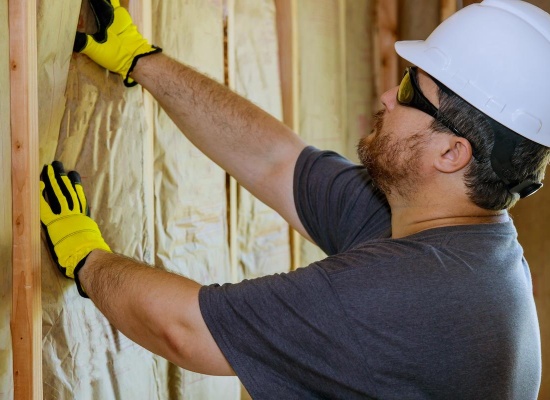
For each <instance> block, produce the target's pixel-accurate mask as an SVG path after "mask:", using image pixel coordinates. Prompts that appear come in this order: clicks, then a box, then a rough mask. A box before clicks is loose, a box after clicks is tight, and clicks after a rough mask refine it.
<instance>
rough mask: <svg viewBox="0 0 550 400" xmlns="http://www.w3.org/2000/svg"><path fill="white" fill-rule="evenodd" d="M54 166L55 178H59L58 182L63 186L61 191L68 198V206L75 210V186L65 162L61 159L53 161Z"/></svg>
mask: <svg viewBox="0 0 550 400" xmlns="http://www.w3.org/2000/svg"><path fill="white" fill-rule="evenodd" d="M52 167H53V170H54V172H55V179H56V180H57V184H58V185H59V187H60V188H61V192H62V193H63V195H64V196H65V199H66V200H67V205H68V208H69V210H71V211H74V210H75V206H74V205H75V198H76V193H74V190H72V189H73V187H72V185H71V181H70V180H69V177H68V176H67V173H66V172H65V168H63V163H62V162H61V161H54V162H53V163H52Z"/></svg>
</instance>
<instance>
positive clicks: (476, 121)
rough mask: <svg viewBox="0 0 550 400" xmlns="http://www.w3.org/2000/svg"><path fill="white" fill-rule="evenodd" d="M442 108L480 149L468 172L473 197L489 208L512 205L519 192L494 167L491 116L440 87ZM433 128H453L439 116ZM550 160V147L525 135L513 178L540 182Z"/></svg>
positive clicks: (466, 181) (477, 149) (446, 130)
mask: <svg viewBox="0 0 550 400" xmlns="http://www.w3.org/2000/svg"><path fill="white" fill-rule="evenodd" d="M439 111H440V112H441V114H442V115H444V116H445V118H446V119H448V120H449V121H450V122H452V123H453V125H454V126H455V127H456V128H457V129H458V130H459V131H460V132H462V133H463V134H464V137H465V138H466V139H468V141H470V143H471V144H472V147H473V148H475V149H476V154H475V155H476V157H477V160H476V159H474V158H472V160H471V161H470V164H469V165H468V167H467V168H468V169H467V171H466V174H465V184H466V188H467V190H468V191H467V194H468V196H469V197H470V200H471V201H472V202H473V203H474V204H476V205H477V206H479V207H481V208H485V209H487V210H495V211H496V210H504V209H510V208H512V207H513V206H514V205H515V204H516V202H517V201H518V200H519V195H517V194H515V195H514V194H511V193H510V192H509V191H508V190H507V188H506V184H505V183H504V182H503V181H501V180H500V179H499V178H498V176H497V175H496V174H495V172H494V171H493V169H492V167H491V161H490V158H491V151H492V149H493V145H494V134H493V131H492V129H491V126H490V124H489V120H488V117H487V116H486V115H485V114H483V113H482V112H481V111H479V110H478V109H476V108H475V107H473V106H472V105H470V104H469V103H467V102H466V101H464V100H463V99H462V98H460V97H459V96H457V95H455V94H451V93H445V92H444V91H443V90H442V89H441V88H440V89H439ZM431 128H432V129H433V130H434V131H436V132H447V133H449V134H451V132H450V131H449V129H447V128H446V127H445V126H443V125H442V124H441V123H439V122H438V121H437V120H434V121H433V122H432V125H431ZM549 162H550V148H548V147H546V146H543V145H540V144H538V143H535V142H533V141H531V140H529V139H524V140H522V141H521V143H520V144H519V145H518V146H517V147H516V149H515V151H514V154H513V156H512V167H513V168H514V171H513V175H514V176H510V178H511V179H513V180H517V181H523V180H526V179H529V180H532V181H535V182H540V181H542V179H543V178H544V173H545V170H546V166H547V165H548V163H549Z"/></svg>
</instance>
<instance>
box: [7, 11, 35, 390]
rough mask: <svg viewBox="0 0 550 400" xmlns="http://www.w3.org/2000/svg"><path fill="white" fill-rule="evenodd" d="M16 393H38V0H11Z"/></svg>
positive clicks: (13, 304) (14, 368)
mask: <svg viewBox="0 0 550 400" xmlns="http://www.w3.org/2000/svg"><path fill="white" fill-rule="evenodd" d="M8 10H9V14H8V15H9V21H10V23H9V26H10V86H11V91H10V97H11V137H12V154H11V157H12V196H13V200H12V205H13V303H12V319H11V332H12V341H13V342H12V343H13V373H14V397H15V398H16V399H41V398H42V358H41V350H42V347H41V339H42V325H41V324H42V321H41V316H42V310H41V287H40V280H41V271H40V246H39V244H40V225H39V203H38V199H39V198H38V190H39V187H38V172H39V170H38V94H37V65H36V54H37V52H36V50H37V44H36V43H37V41H36V1H35V0H10V1H9V2H8Z"/></svg>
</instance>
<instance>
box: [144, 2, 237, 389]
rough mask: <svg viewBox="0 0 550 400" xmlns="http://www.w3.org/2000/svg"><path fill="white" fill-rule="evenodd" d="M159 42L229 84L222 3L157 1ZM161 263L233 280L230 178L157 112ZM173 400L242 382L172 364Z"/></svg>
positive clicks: (207, 278) (206, 279)
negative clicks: (229, 211) (228, 216)
mask: <svg viewBox="0 0 550 400" xmlns="http://www.w3.org/2000/svg"><path fill="white" fill-rule="evenodd" d="M152 15H153V30H154V34H153V36H154V42H155V43H157V44H158V45H159V46H161V47H163V48H164V49H165V51H166V53H167V54H169V55H170V56H172V57H174V58H176V59H178V60H179V61H182V62H184V63H186V64H188V65H191V66H193V67H195V68H197V69H198V70H199V71H201V72H203V73H206V74H207V75H209V76H211V77H212V78H214V79H216V80H218V81H221V82H223V77H224V52H223V39H224V36H223V35H224V34H223V5H222V1H221V0H218V1H216V0H211V1H203V0H193V1H186V2H181V1H165V0H154V1H153V14H152ZM154 123H155V154H154V160H155V161H154V165H155V169H154V172H155V177H154V178H155V237H156V263H157V265H159V266H162V267H164V268H166V269H169V270H171V271H175V272H178V273H181V274H183V275H185V276H188V277H190V278H191V279H194V280H196V281H198V282H200V283H203V284H207V283H213V282H219V283H222V282H227V281H230V280H231V275H230V262H229V248H228V236H227V234H228V226H227V201H226V177H225V172H224V171H223V170H222V169H220V168H219V167H218V166H216V165H215V164H214V163H213V162H211V161H210V160H208V158H207V157H206V156H204V155H203V154H202V153H201V152H200V151H199V150H198V149H196V148H195V147H194V146H193V145H192V144H191V143H190V142H189V141H188V140H187V139H186V138H185V137H184V136H183V135H182V133H181V132H180V131H179V129H178V128H177V127H176V126H175V125H174V124H173V123H172V122H171V121H170V120H169V118H168V116H167V115H166V114H165V113H164V111H162V110H160V109H158V107H157V109H156V112H155V121H154ZM167 368H168V369H167V370H166V372H167V374H168V375H169V376H170V379H171V380H173V381H174V383H176V382H177V383H176V384H175V386H174V387H173V388H172V389H171V393H170V399H178V398H182V399H183V398H185V399H202V398H211V399H215V398H224V399H232V398H238V396H239V382H238V380H237V379H236V378H220V377H212V376H206V375H199V374H195V373H191V372H188V371H184V370H182V369H179V368H176V367H174V366H172V365H170V366H168V367H167Z"/></svg>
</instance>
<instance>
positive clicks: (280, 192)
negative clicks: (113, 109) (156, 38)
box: [131, 53, 309, 238]
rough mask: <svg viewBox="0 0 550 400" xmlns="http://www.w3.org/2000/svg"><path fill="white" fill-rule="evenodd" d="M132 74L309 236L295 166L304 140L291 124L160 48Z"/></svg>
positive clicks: (201, 144)
mask: <svg viewBox="0 0 550 400" xmlns="http://www.w3.org/2000/svg"><path fill="white" fill-rule="evenodd" d="M131 76H132V78H133V79H135V80H136V81H137V82H139V83H140V84H141V85H142V86H143V87H144V88H146V89H147V90H148V91H149V92H150V93H151V94H152V95H153V96H154V97H155V99H156V100H157V101H158V102H159V104H160V105H161V106H162V108H163V109H164V110H165V111H166V112H167V113H168V115H169V116H170V118H171V119H172V120H173V121H174V123H175V124H176V125H177V126H178V127H179V128H180V130H181V131H182V132H183V133H184V134H185V135H186V136H187V137H188V138H189V140H191V142H192V143H193V144H194V145H195V146H197V147H198V148H199V149H200V150H201V151H202V152H203V153H205V154H206V155H207V156H208V157H209V158H210V159H212V160H213V161H214V162H215V163H217V164H218V165H219V166H220V167H222V168H223V169H224V170H226V171H227V172H228V173H229V174H230V175H231V176H233V177H235V178H236V179H237V181H238V182H239V183H240V184H241V185H243V186H244V187H245V188H246V189H247V190H249V191H250V192H251V193H252V194H254V195H255V196H256V197H257V198H259V199H260V200H261V201H263V202H264V203H266V204H267V205H268V206H270V207H272V208H273V209H274V210H276V211H277V212H278V213H279V214H281V215H282V216H283V218H285V219H286V220H287V222H288V223H289V224H290V225H291V226H292V227H294V228H295V229H296V230H298V231H299V232H300V233H301V234H302V235H304V236H305V237H307V238H309V236H308V235H307V233H306V232H305V230H304V227H303V225H302V223H301V222H300V219H299V217H298V214H297V212H296V207H295V204H294V195H293V186H292V185H293V179H294V166H295V165H296V160H297V158H298V155H299V154H300V152H301V151H302V150H303V149H304V147H305V146H306V144H305V143H304V142H303V141H302V140H301V139H300V138H299V137H298V136H297V135H296V134H295V133H294V132H292V130H291V129H289V128H288V127H287V126H285V125H284V124H282V123H281V122H280V121H278V120H277V119H275V118H274V117H272V116H271V115H269V114H268V113H266V112H265V111H263V110H261V109H260V108H259V107H257V106H255V105H254V104H252V103H251V102H249V101H248V100H246V99H244V98H243V97H241V96H239V95H237V94H235V93H233V92H231V91H230V90H229V89H227V88H226V87H225V86H223V85H221V84H219V83H217V82H215V81H213V80H212V79H210V78H208V77H206V76H204V75H202V74H200V73H199V72H197V71H195V70H193V69H192V68H190V67H187V66H185V65H183V64H180V63H178V62H177V61H175V60H173V59H171V58H169V57H167V56H165V55H164V54H162V53H161V54H155V55H151V56H148V57H143V58H141V59H140V60H139V61H138V63H137V65H136V67H135V69H134V70H133V72H132V75H131Z"/></svg>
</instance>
